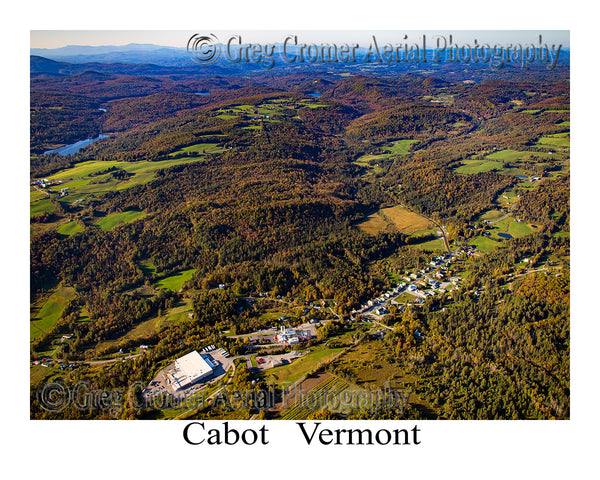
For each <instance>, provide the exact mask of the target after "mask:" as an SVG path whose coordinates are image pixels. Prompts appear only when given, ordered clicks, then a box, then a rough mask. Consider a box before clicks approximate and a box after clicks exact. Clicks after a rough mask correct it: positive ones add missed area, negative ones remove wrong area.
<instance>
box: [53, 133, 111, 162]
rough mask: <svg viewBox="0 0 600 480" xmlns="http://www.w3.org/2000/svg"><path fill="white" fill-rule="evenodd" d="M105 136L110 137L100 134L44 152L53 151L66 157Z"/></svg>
mask: <svg viewBox="0 0 600 480" xmlns="http://www.w3.org/2000/svg"><path fill="white" fill-rule="evenodd" d="M103 138H108V135H102V134H100V135H98V136H97V137H96V138H87V139H85V140H80V141H79V142H75V143H72V144H71V145H65V146H64V147H59V148H55V149H54V150H48V151H47V152H44V155H49V154H51V153H58V154H59V155H60V156H61V157H66V156H67V155H74V154H76V153H77V152H78V151H79V150H81V149H82V148H84V147H87V146H88V145H91V144H92V143H94V142H95V141H97V140H102V139H103Z"/></svg>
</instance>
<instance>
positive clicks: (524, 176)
mask: <svg viewBox="0 0 600 480" xmlns="http://www.w3.org/2000/svg"><path fill="white" fill-rule="evenodd" d="M515 177H517V178H529V177H528V176H527V175H515Z"/></svg>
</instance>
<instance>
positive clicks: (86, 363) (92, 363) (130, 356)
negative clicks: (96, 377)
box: [82, 353, 143, 365]
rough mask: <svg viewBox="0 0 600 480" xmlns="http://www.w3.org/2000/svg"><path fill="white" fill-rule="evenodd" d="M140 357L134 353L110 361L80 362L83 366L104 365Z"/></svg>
mask: <svg viewBox="0 0 600 480" xmlns="http://www.w3.org/2000/svg"><path fill="white" fill-rule="evenodd" d="M140 355H143V354H142V353H136V354H135V355H129V356H127V357H122V358H113V359H111V360H94V361H90V362H82V364H84V365H103V364H106V363H115V362H122V361H123V360H129V359H130V358H136V357H139V356H140Z"/></svg>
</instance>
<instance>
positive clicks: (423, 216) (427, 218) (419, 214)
mask: <svg viewBox="0 0 600 480" xmlns="http://www.w3.org/2000/svg"><path fill="white" fill-rule="evenodd" d="M402 207H404V208H406V209H407V210H409V211H411V212H413V213H416V214H417V215H418V216H419V217H421V218H424V219H425V220H428V221H430V222H431V223H433V224H434V225H435V226H436V227H437V228H439V230H440V232H442V237H443V238H444V244H445V245H446V251H447V252H448V253H452V252H451V251H450V245H449V244H448V239H447V238H446V231H445V230H444V227H442V226H441V225H440V224H439V223H437V222H436V221H435V220H432V219H431V218H429V217H426V216H425V215H423V214H422V213H419V212H415V211H414V210H412V209H410V208H408V207H407V206H406V205H402Z"/></svg>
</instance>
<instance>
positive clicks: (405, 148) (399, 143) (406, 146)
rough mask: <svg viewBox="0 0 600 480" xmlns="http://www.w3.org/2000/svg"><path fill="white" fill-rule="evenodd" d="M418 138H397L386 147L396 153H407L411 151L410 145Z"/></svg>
mask: <svg viewBox="0 0 600 480" xmlns="http://www.w3.org/2000/svg"><path fill="white" fill-rule="evenodd" d="M415 142H418V140H396V141H395V142H393V143H392V144H391V145H389V146H387V147H385V148H384V150H387V151H389V152H391V153H392V154H394V155H405V154H407V153H408V152H409V150H410V146H411V145H412V144H413V143H415Z"/></svg>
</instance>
